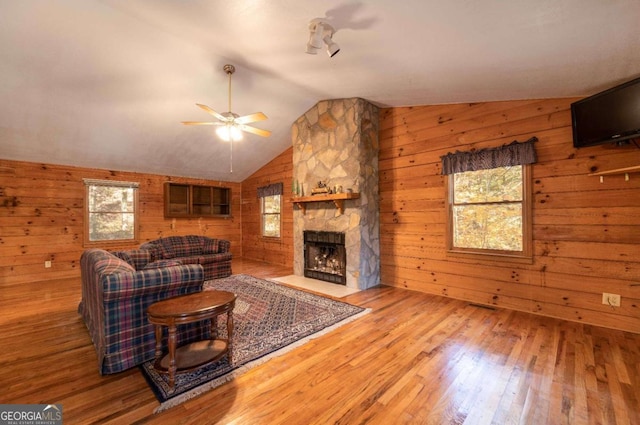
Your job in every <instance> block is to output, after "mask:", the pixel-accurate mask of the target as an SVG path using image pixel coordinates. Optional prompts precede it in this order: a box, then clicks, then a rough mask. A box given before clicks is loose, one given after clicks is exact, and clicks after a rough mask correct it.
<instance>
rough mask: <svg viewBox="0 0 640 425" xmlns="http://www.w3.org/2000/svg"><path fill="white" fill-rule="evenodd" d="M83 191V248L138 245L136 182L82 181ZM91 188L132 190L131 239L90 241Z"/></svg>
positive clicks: (137, 186) (137, 184)
mask: <svg viewBox="0 0 640 425" xmlns="http://www.w3.org/2000/svg"><path fill="white" fill-rule="evenodd" d="M82 181H83V183H84V186H85V189H84V204H85V205H84V226H83V227H84V238H83V239H84V246H85V247H98V246H111V245H123V244H137V243H139V240H140V237H139V228H140V223H139V218H140V216H139V201H138V200H139V195H138V191H139V187H140V184H139V183H137V182H125V181H116V180H97V179H82ZM91 186H109V187H124V188H131V189H134V190H133V239H110V240H101V241H92V240H90V239H89V228H90V223H89V190H90V188H91Z"/></svg>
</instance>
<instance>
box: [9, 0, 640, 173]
mask: <svg viewBox="0 0 640 425" xmlns="http://www.w3.org/2000/svg"><path fill="white" fill-rule="evenodd" d="M313 18H324V19H325V20H326V21H327V22H329V23H330V24H331V25H332V26H333V27H334V28H335V29H336V33H335V35H334V36H333V40H334V41H335V42H337V43H338V44H339V45H340V47H341V51H340V52H339V53H338V54H337V55H336V56H334V57H333V58H329V56H328V55H326V54H325V53H324V52H320V53H319V54H318V55H315V56H314V55H309V54H306V53H305V47H306V43H307V41H308V38H309V30H308V24H309V21H310V20H311V19H313ZM639 22H640V3H638V0H608V1H602V0H561V1H559V0H538V1H530V0H514V1H503V0H477V1H469V0H453V1H436V0H402V1H390V0H371V1H369V0H368V1H366V2H365V1H364V0H363V1H349V0H341V1H338V0H328V1H322V2H320V1H316V0H273V1H271V0H270V1H266V0H263V1H258V0H253V1H251V0H232V1H230V0H227V1H214V0H207V1H205V0H190V1H185V0H47V1H43V0H0V58H2V59H0V158H3V159H13V160H24V161H33V162H45V163H54V164H67V165H76V166H82V167H90V168H103V169H112V170H127V171H139V172H144V173H153V174H161V175H173V176H187V177H198V178H206V179H212V180H225V181H242V180H243V179H245V178H246V177H248V176H249V175H250V174H252V173H253V172H255V171H256V170H257V169H259V168H260V167H261V166H262V165H264V164H266V163H267V162H268V161H270V160H271V159H273V158H274V157H275V156H276V155H278V154H280V153H281V152H283V151H284V150H285V149H286V148H287V147H289V146H290V145H291V134H290V130H291V124H292V123H293V121H295V120H296V119H297V118H298V117H299V116H300V115H302V114H303V113H304V112H305V111H307V110H308V109H309V108H310V107H311V106H313V105H314V104H315V103H316V102H318V101H319V100H323V99H332V98H349V97H362V98H364V99H367V100H369V101H371V102H372V103H375V104H377V105H379V106H382V107H386V106H407V105H425V104H439V103H456V102H477V101H492V100H505V99H525V98H549V97H568V96H583V95H588V94H592V93H595V92H597V91H600V90H602V89H605V88H608V87H610V86H613V85H616V84H618V83H621V82H623V81H626V80H630V79H632V78H635V77H638V76H640V55H639V52H640V27H639V24H638V23H639ZM227 63H230V64H233V65H235V67H236V73H235V74H234V75H233V80H232V90H233V98H232V102H233V103H232V109H233V111H234V112H236V113H238V114H240V115H245V114H249V113H253V112H257V111H262V112H264V113H265V114H266V115H267V116H268V117H269V119H268V120H267V121H263V122H260V123H256V124H255V126H256V127H259V128H263V129H267V130H270V131H272V135H271V137H269V138H268V139H264V138H262V137H258V136H255V135H246V136H245V138H244V139H243V140H242V141H241V142H238V143H234V144H233V172H232V173H230V167H229V165H230V149H229V144H228V143H224V142H222V141H220V140H219V139H218V138H217V137H216V136H215V135H214V134H213V132H212V127H208V126H198V127H187V126H183V125H182V124H180V122H181V121H185V120H189V121H208V120H209V119H210V118H212V117H211V116H210V115H208V114H206V113H205V112H204V111H202V110H201V109H199V108H197V107H196V106H195V103H196V102H197V103H203V104H206V105H208V106H210V107H212V108H213V109H215V110H216V111H218V112H226V110H227V89H228V87H227V75H226V74H225V73H224V71H223V70H222V68H223V66H224V64H227Z"/></svg>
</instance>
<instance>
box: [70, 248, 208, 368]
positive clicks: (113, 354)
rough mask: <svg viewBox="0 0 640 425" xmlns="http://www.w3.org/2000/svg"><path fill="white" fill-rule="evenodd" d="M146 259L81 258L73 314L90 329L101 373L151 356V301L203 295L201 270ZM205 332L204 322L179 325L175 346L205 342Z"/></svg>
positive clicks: (136, 255)
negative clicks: (78, 297)
mask: <svg viewBox="0 0 640 425" xmlns="http://www.w3.org/2000/svg"><path fill="white" fill-rule="evenodd" d="M151 259H152V258H151V255H150V253H149V252H148V251H143V250H132V251H120V252H114V253H110V252H107V251H104V250H102V249H89V250H86V251H84V252H83V253H82V256H81V257H80V266H81V275H82V300H81V301H80V305H79V306H78V312H79V313H80V314H81V315H82V318H83V319H84V321H85V324H86V325H87V328H88V329H89V334H90V335H91V339H92V341H93V345H94V346H95V349H96V353H97V355H98V368H99V370H100V373H101V374H103V375H104V374H110V373H116V372H121V371H123V370H126V369H129V368H131V367H134V366H136V365H139V364H141V363H144V362H146V361H148V360H152V359H153V358H154V356H155V333H154V330H155V327H154V325H152V324H150V323H149V321H148V320H147V313H146V311H147V308H148V307H149V306H150V305H151V304H152V303H154V302H156V301H160V300H163V299H166V298H170V297H174V296H177V295H185V294H190V293H194V292H200V291H202V284H203V283H204V271H203V269H202V266H200V265H197V264H191V265H181V264H180V263H178V262H176V261H157V262H151ZM164 331H165V333H166V329H165V330H164ZM208 332H209V329H208V326H206V323H204V322H198V323H192V324H189V325H184V326H180V327H178V334H177V342H178V344H179V345H182V344H186V343H189V342H193V341H197V340H200V339H203V338H208V337H209V334H208ZM163 344H166V338H164V339H163ZM165 349H166V347H165Z"/></svg>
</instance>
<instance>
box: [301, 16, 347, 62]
mask: <svg viewBox="0 0 640 425" xmlns="http://www.w3.org/2000/svg"><path fill="white" fill-rule="evenodd" d="M335 32H336V30H335V29H333V27H332V26H331V25H329V24H328V23H327V22H325V21H323V20H322V19H320V18H316V19H312V20H311V22H309V42H308V43H307V53H309V54H310V55H315V54H317V51H318V50H319V49H321V48H322V45H323V43H324V44H326V45H327V54H328V55H329V57H334V56H335V55H336V54H337V53H338V52H339V51H340V46H338V43H335V42H334V41H333V40H332V37H333V34H334V33H335Z"/></svg>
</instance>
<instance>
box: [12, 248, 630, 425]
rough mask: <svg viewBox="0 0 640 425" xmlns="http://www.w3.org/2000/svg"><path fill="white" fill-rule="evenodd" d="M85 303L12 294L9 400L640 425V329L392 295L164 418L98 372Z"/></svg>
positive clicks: (139, 409) (125, 375)
mask: <svg viewBox="0 0 640 425" xmlns="http://www.w3.org/2000/svg"><path fill="white" fill-rule="evenodd" d="M233 270H234V273H248V274H253V275H254V276H259V277H276V276H282V275H288V274H291V270H289V269H285V268H281V267H278V266H272V265H267V264H264V263H259V262H253V261H246V260H241V259H240V260H234V264H233ZM79 300H80V282H79V279H70V280H55V281H47V282H37V283H29V284H19V285H9V286H4V287H2V289H1V291H0V307H1V312H2V314H1V315H0V325H1V329H2V333H1V335H0V347H2V349H1V350H0V365H2V368H1V369H0V388H1V390H0V394H1V395H0V404H12V403H61V404H62V405H63V415H64V423H65V424H86V423H118V424H121V423H158V424H164V423H169V424H174V423H184V424H205V423H206V424H213V423H220V424H230V423H233V424H252V425H253V424H285V423H286V424H333V423H336V424H360V423H371V424H390V423H394V424H396V423H406V424H445V423H451V424H462V423H464V424H490V423H494V424H508V423H514V424H515V423H523V424H544V423H549V424H640V412H639V410H640V334H631V333H625V332H620V331H614V330H609V329H604V328H598V327H594V326H587V325H582V324H578V323H571V322H565V321H560V320H555V319H550V318H544V317H539V316H534V315H530V314H526V313H521V312H514V311H508V310H490V309H486V308H483V307H478V306H473V305H470V304H469V303H466V302H462V301H457V300H453V299H448V298H443V297H438V296H432V295H427V294H422V293H417V292H411V291H407V290H403V289H398V288H390V287H380V288H375V289H370V290H367V291H362V292H359V293H357V294H354V295H350V296H348V297H346V298H344V300H345V301H347V302H350V303H352V304H357V305H361V306H365V307H369V308H371V309H372V312H371V313H370V314H368V315H366V316H364V317H362V318H360V319H358V320H356V321H355V322H352V323H350V324H347V325H345V326H343V327H341V328H339V329H337V330H335V331H333V332H331V333H329V334H327V335H324V336H322V337H320V338H318V339H316V340H312V341H311V342H309V343H307V344H305V345H303V346H301V347H299V348H297V349H295V350H293V351H291V352H289V353H287V354H285V355H283V356H281V357H277V358H274V359H272V360H269V361H268V362H266V363H264V364H263V365H261V366H259V367H256V368H254V369H252V370H250V371H248V372H247V373H245V374H243V375H241V376H239V377H238V378H237V379H235V380H233V381H232V382H229V383H227V384H225V385H223V386H221V387H218V388H217V389H214V390H212V391H210V392H208V393H206V394H204V395H202V396H200V397H197V398H195V399H192V400H190V401H188V402H186V403H184V404H182V405H180V406H178V407H175V408H172V409H170V410H167V411H165V412H162V413H160V414H157V415H154V414H153V413H152V411H153V409H154V408H155V407H157V405H158V402H157V401H156V399H155V397H154V396H153V394H152V392H151V391H150V390H149V388H148V387H147V385H146V383H145V381H144V378H143V377H142V375H141V374H140V372H139V371H138V370H137V369H132V370H129V371H125V372H122V373H119V374H116V375H109V376H100V375H99V374H98V368H97V362H96V356H95V352H94V350H93V347H92V345H91V341H90V339H89V334H88V332H87V330H86V328H85V326H84V323H83V322H82V320H81V319H80V316H79V315H78V314H77V313H76V308H77V304H78V302H79Z"/></svg>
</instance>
